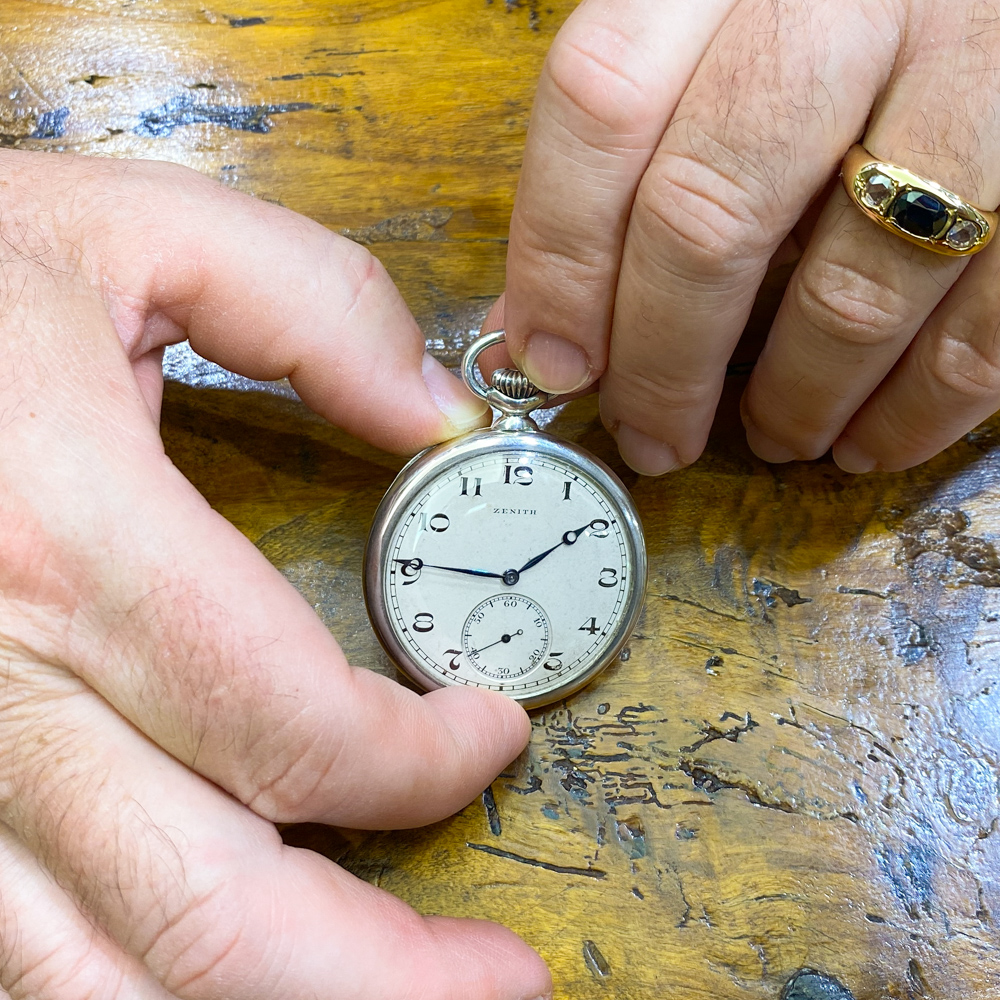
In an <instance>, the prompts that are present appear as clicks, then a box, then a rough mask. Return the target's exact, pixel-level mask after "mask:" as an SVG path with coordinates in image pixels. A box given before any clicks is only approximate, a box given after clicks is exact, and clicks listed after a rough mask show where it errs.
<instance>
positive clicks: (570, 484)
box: [563, 479, 573, 500]
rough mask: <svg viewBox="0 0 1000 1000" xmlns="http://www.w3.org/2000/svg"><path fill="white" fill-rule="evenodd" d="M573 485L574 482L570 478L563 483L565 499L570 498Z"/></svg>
mask: <svg viewBox="0 0 1000 1000" xmlns="http://www.w3.org/2000/svg"><path fill="white" fill-rule="evenodd" d="M572 485H573V484H572V483H571V482H570V481H569V480H568V479H567V480H566V482H564V483H563V500H568V499H569V490H570V487H571V486H572Z"/></svg>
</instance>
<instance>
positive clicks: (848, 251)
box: [489, 0, 1000, 475]
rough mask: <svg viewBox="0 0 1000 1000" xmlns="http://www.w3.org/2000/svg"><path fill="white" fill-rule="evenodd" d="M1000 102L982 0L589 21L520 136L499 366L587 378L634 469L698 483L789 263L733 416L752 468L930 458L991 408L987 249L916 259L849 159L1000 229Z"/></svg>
mask: <svg viewBox="0 0 1000 1000" xmlns="http://www.w3.org/2000/svg"><path fill="white" fill-rule="evenodd" d="M998 87H1000V15H998V13H997V11H996V9H995V8H994V7H993V5H990V4H985V3H982V4H981V3H960V4H956V3H954V0H899V2H892V3H881V2H875V3H873V2H871V0H788V2H784V3H780V4H775V3H772V2H771V0H676V2H672V3H663V2H662V0H584V2H583V3H581V4H580V6H579V7H578V8H577V9H576V10H575V11H574V13H573V14H572V15H571V17H570V18H569V20H568V21H567V23H566V25H565V26H564V28H563V29H562V31H561V32H560V34H559V36H558V38H557V39H556V41H555V43H554V45H553V47H552V51H551V52H550V54H549V57H548V60H547V62H546V65H545V69H544V72H543V74H542V79H541V81H540V84H539V87H538V93H537V99H536V105H535V108H534V113H533V116H532V121H531V126H530V129H529V135H528V143H527V148H526V151H525V158H524V167H523V171H522V175H521V182H520V186H519V188H518V194H517V200H516V204H515V209H514V215H513V219H512V222H511V236H510V252H509V258H508V269H507V279H508V281H507V293H506V302H505V311H506V315H505V317H504V320H503V326H504V327H505V329H506V330H507V332H508V341H507V342H508V345H509V347H510V349H511V353H512V356H513V357H514V359H515V360H516V361H517V362H518V363H519V364H520V366H521V367H522V368H523V369H524V370H525V372H526V373H527V374H528V375H529V376H530V377H531V378H532V379H533V381H535V382H536V383H537V384H538V385H540V386H541V387H543V388H545V389H548V390H550V391H555V392H569V391H572V390H579V389H581V388H583V387H586V386H590V385H593V384H594V383H595V382H596V380H597V379H598V378H600V392H601V413H602V417H603V420H604V422H605V424H606V425H607V427H608V428H609V429H610V430H611V431H612V432H613V433H614V434H615V435H616V436H617V439H618V445H619V448H620V450H621V453H622V456H623V457H624V458H625V460H626V461H627V462H628V463H629V464H630V465H631V466H632V467H633V468H635V469H636V470H637V471H639V472H644V473H647V474H650V475H656V474H661V473H665V472H668V471H670V470H671V469H674V468H678V467H680V466H683V465H687V464H689V463H690V462H693V461H694V460H695V459H696V458H697V457H698V455H699V454H700V452H701V451H702V449H703V447H704V444H705V441H706V438H707V435H708V430H709V427H710V424H711V422H712V417H713V414H714V411H715V407H716V403H717V401H718V398H719V394H720V391H721V387H722V383H723V378H724V374H725V368H726V362H727V360H728V358H729V356H730V353H731V352H732V350H733V348H734V345H735V344H736V342H737V340H738V338H739V336H740V333H741V331H742V330H743V328H744V325H745V323H746V321H747V318H748V315H749V313H750V309H751V306H752V305H753V302H754V297H755V295H756V293H757V289H758V287H759V286H760V283H761V280H762V278H763V276H764V274H765V272H766V271H767V269H768V264H769V261H771V260H772V259H773V258H774V257H775V255H781V256H782V257H787V256H788V255H789V254H791V255H793V256H795V255H797V253H798V252H799V251H798V250H797V249H796V248H797V247H798V246H801V247H803V248H804V249H803V250H802V251H801V253H802V258H801V261H800V263H799V265H798V268H797V270H796V271H795V274H794V277H793V278H792V281H791V283H790V285H789V287H788V289H787V292H786V294H785V297H784V301H783V303H782V305H781V309H780V311H779V313H778V316H777V319H776V320H775V323H774V325H773V328H772V329H771V332H770V336H769V339H768V341H767V344H766V346H765V347H764V350H763V353H762V354H761V357H760V359H759V361H758V363H757V366H756V369H755V370H754V373H753V376H752V378H751V380H750V383H749V386H748V388H747V390H746V393H745V396H744V399H743V419H744V423H745V425H746V431H747V437H748V440H749V442H750V445H751V447H752V448H753V450H754V451H755V452H756V453H757V454H758V455H759V456H760V457H761V458H764V459H765V460H767V461H771V462H785V461H789V460H793V459H803V458H806V459H808V458H815V457H817V456H820V455H822V454H823V453H824V452H825V451H826V450H827V449H828V448H830V447H831V445H832V446H833V455H834V458H835V459H836V461H837V462H838V463H839V464H840V465H841V466H842V467H843V468H844V469H847V470H849V471H855V472H864V471H868V470H871V469H874V468H881V469H886V470H899V469H904V468H908V467H909V466H912V465H915V464H917V463H919V462H922V461H924V460H925V459H927V458H929V457H931V456H932V455H934V454H935V453H937V452H938V451H939V450H941V449H942V448H944V447H946V446H947V445H949V444H950V443H952V442H953V441H955V440H957V439H958V438H959V437H960V436H961V435H962V434H964V433H965V432H966V431H968V430H969V429H970V428H972V427H973V426H975V425H976V424H978V423H979V422H980V421H982V420H983V419H985V418H986V417H987V416H989V415H990V414H991V413H992V412H993V411H994V410H996V409H997V408H998V406H1000V338H997V337H996V335H995V331H996V326H997V323H998V322H1000V280H998V278H1000V241H996V242H995V243H994V244H993V245H992V246H991V247H990V248H988V249H987V250H986V251H984V252H982V253H981V254H980V255H979V256H977V257H975V258H974V259H973V260H972V262H971V263H969V262H968V261H967V260H966V261H963V260H955V259H949V258H946V257H940V256H938V255H935V254H933V253H932V252H930V251H928V250H926V249H923V248H919V247H914V246H912V245H910V244H908V243H906V242H904V241H903V240H901V239H900V238H899V237H897V236H895V235H893V234H891V233H887V232H885V231H884V230H883V229H881V228H879V227H878V226H877V225H876V224H875V223H873V222H871V221H870V220H868V219H867V218H865V217H864V216H863V215H862V214H861V213H860V211H858V210H857V209H856V208H855V206H854V205H853V204H851V202H850V201H849V199H848V197H847V194H846V193H845V191H844V190H843V188H842V186H841V185H840V184H839V183H838V182H837V181H836V177H837V174H838V171H839V167H840V163H841V160H842V158H843V157H844V155H845V154H846V152H847V151H848V149H849V148H850V146H851V145H852V144H853V143H854V142H855V141H859V139H860V141H862V142H863V143H864V145H865V146H866V147H867V148H868V149H869V150H870V151H871V153H872V154H873V155H874V156H876V157H878V158H880V159H883V160H887V161H889V162H894V163H897V164H900V165H902V166H905V167H908V168H909V169H911V170H913V171H915V172H917V173H919V174H921V175H922V176H925V177H927V178H929V179H932V180H936V181H937V182H938V183H939V184H942V185H944V186H945V187H947V188H950V189H951V190H953V191H955V192H956V193H958V194H959V195H961V196H962V197H964V198H966V199H968V200H969V201H972V202H973V203H976V204H979V205H982V206H984V207H986V208H992V207H993V206H995V205H996V204H997V202H998V201H1000V118H998V116H997V114H996V95H997V91H998ZM811 206H813V207H812V208H811ZM813 223H815V228H813ZM491 319H492V322H491V323H490V324H489V325H490V326H491V327H493V328H496V326H497V320H498V315H497V314H494V316H493V317H492V318H491Z"/></svg>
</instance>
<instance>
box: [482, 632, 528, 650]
mask: <svg viewBox="0 0 1000 1000" xmlns="http://www.w3.org/2000/svg"><path fill="white" fill-rule="evenodd" d="M515 635H524V629H523V628H519V629H518V630H517V631H516V632H515V633H514V635H507V633H506V632H504V634H503V635H502V636H500V638H499V639H497V641H496V642H491V643H490V644H489V646H483V648H482V649H474V650H473V651H472V652H473V653H483V652H485V651H486V650H487V649H492V647H493V646H498V645H499V644H500V643H501V642H510V640H511V639H513V638H514V636H515Z"/></svg>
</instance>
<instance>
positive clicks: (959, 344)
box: [927, 327, 1000, 400]
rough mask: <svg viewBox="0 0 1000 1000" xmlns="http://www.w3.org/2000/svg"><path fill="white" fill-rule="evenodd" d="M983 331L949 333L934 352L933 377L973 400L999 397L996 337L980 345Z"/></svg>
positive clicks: (999, 352) (999, 353)
mask: <svg viewBox="0 0 1000 1000" xmlns="http://www.w3.org/2000/svg"><path fill="white" fill-rule="evenodd" d="M982 333H983V331H982V330H978V331H976V330H972V331H960V330H958V329H955V328H954V327H953V328H952V329H950V330H946V331H945V332H944V333H943V334H942V336H941V337H940V339H939V341H938V342H937V344H936V345H935V347H934V350H933V351H932V353H931V356H930V359H929V362H928V365H927V370H928V373H929V374H930V376H931V378H932V379H933V380H934V381H935V382H937V383H938V384H940V385H942V386H944V387H945V388H946V389H948V390H950V391H951V392H954V393H957V394H958V395H959V396H964V397H966V398H968V399H971V400H980V399H995V398H996V397H997V396H1000V349H998V345H997V343H996V337H992V338H991V339H990V340H989V342H988V344H981V343H980V338H981V336H982Z"/></svg>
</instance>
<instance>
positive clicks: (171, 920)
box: [136, 881, 266, 995]
mask: <svg viewBox="0 0 1000 1000" xmlns="http://www.w3.org/2000/svg"><path fill="white" fill-rule="evenodd" d="M235 895H236V894H235V893H234V892H233V891H232V890H231V889H230V888H229V886H228V885H227V883H226V882H225V881H223V882H218V883H216V885H215V886H214V887H212V888H211V889H209V890H208V891H207V892H205V893H203V894H201V895H194V894H192V895H191V896H190V897H189V898H188V899H187V900H185V901H184V902H183V903H182V904H181V905H180V906H179V907H177V909H175V910H166V911H165V910H164V908H163V907H164V901H163V900H158V901H157V902H156V903H154V904H153V906H152V907H151V909H150V911H149V915H148V919H149V920H150V921H151V922H152V923H154V925H155V927H154V929H153V930H152V932H151V933H150V934H149V937H148V939H147V940H146V941H144V942H136V943H137V944H138V949H137V950H138V951H139V957H140V958H141V960H142V961H143V962H144V963H145V964H146V965H147V966H148V967H149V968H150V969H151V970H152V972H153V973H154V975H156V977H157V978H158V979H159V980H160V981H161V982H162V983H163V985H164V986H165V987H166V989H167V990H168V991H169V992H170V993H171V994H172V995H173V994H176V995H183V991H186V990H189V989H190V987H191V986H192V985H193V984H195V983H198V982H205V981H209V980H212V981H216V982H222V983H225V984H226V985H227V986H229V987H232V986H234V985H236V984H238V983H239V982H240V981H241V980H242V979H243V978H244V977H245V976H247V975H248V974H252V971H253V966H254V964H255V962H254V959H255V957H259V954H258V955H255V954H254V950H253V949H252V948H251V947H249V946H248V944H247V938H246V936H245V932H244V924H243V922H242V921H239V920H233V919H232V916H233V914H234V913H241V912H246V904H245V901H241V900H240V899H238V898H234V896H235ZM256 930H257V931H260V930H261V928H256ZM265 939H266V938H265Z"/></svg>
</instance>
